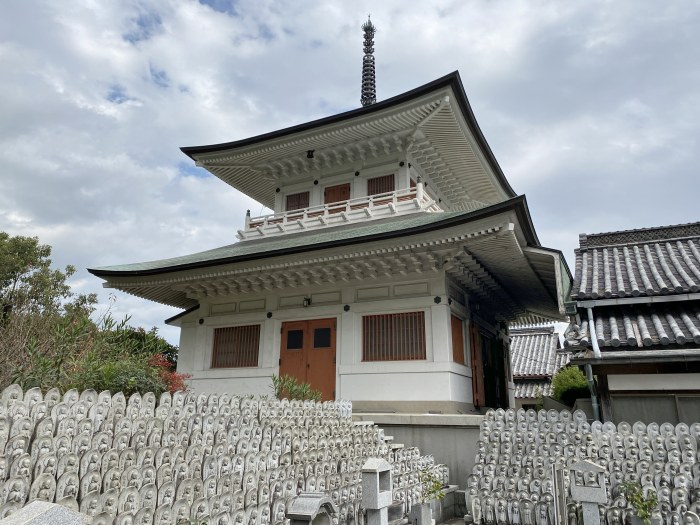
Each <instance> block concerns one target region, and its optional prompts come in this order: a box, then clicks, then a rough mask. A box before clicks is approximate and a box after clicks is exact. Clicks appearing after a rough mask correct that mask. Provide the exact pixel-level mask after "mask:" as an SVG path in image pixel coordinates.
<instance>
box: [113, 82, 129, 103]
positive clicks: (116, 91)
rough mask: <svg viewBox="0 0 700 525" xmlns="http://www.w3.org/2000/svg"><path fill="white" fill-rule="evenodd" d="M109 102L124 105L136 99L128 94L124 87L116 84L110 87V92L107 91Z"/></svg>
mask: <svg viewBox="0 0 700 525" xmlns="http://www.w3.org/2000/svg"><path fill="white" fill-rule="evenodd" d="M107 100H109V101H110V102H113V103H114V104H123V103H124V102H128V101H129V100H134V99H133V98H131V97H130V96H129V95H127V94H126V88H125V87H124V86H120V85H119V84H115V85H113V86H110V87H109V91H107Z"/></svg>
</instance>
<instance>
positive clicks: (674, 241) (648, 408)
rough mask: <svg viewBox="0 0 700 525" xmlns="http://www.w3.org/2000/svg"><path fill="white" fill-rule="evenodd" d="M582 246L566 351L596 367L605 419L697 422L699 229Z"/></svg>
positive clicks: (586, 239)
mask: <svg viewBox="0 0 700 525" xmlns="http://www.w3.org/2000/svg"><path fill="white" fill-rule="evenodd" d="M579 244H580V246H579V248H578V249H577V250H576V275H575V279H574V286H573V288H572V290H571V298H570V299H571V301H572V302H573V303H574V304H575V305H576V311H577V319H576V322H574V323H572V325H571V326H570V328H569V329H568V330H567V337H566V339H567V341H566V345H567V346H569V347H571V348H572V349H573V350H574V351H575V352H578V354H577V355H576V356H575V358H574V362H575V363H577V364H581V365H586V364H590V365H591V366H592V367H593V370H594V372H595V373H596V375H597V378H598V388H599V390H600V393H601V399H602V401H603V403H602V408H603V416H604V417H606V416H607V419H620V418H621V417H624V418H625V419H633V418H634V417H637V418H638V419H645V418H647V416H649V417H651V415H652V414H656V413H658V414H660V415H661V416H662V417H663V419H664V420H668V419H669V418H671V419H673V417H675V418H676V419H678V420H689V419H692V420H694V421H695V420H697V419H698V418H700V397H695V396H696V395H697V394H700V373H699V372H700V222H696V223H690V224H680V225H677V226H664V227H657V228H644V229H639V230H627V231H619V232H611V233H599V234H593V235H585V234H584V235H581V236H580V238H579ZM598 351H599V352H600V356H599V357H596V353H597V352H598ZM679 400H680V401H679ZM642 401H643V402H642ZM633 405H634V406H633ZM661 406H663V407H664V408H663V409H661V408H659V407H661ZM623 407H625V408H623ZM635 407H636V408H635ZM653 407H657V408H653ZM623 413H624V416H623Z"/></svg>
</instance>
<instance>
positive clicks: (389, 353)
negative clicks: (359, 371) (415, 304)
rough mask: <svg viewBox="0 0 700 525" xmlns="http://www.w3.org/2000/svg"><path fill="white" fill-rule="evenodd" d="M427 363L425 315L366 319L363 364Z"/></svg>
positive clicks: (409, 314) (363, 338)
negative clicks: (421, 361)
mask: <svg viewBox="0 0 700 525" xmlns="http://www.w3.org/2000/svg"><path fill="white" fill-rule="evenodd" d="M416 359H425V314H424V312H406V313H400V314H382V315H366V316H364V317H363V318H362V360H363V361H409V360H416Z"/></svg>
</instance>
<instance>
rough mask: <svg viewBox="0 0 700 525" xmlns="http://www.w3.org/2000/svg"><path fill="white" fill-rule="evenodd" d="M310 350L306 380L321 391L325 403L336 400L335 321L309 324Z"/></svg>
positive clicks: (310, 322) (320, 321)
mask: <svg viewBox="0 0 700 525" xmlns="http://www.w3.org/2000/svg"><path fill="white" fill-rule="evenodd" d="M307 331H308V333H309V343H310V344H309V350H308V354H307V356H308V357H307V363H308V366H307V374H306V380H307V381H308V382H309V383H310V384H311V386H312V387H313V388H314V389H316V390H320V391H321V394H322V395H323V400H324V401H333V400H335V319H316V320H313V321H309V322H308V327H307Z"/></svg>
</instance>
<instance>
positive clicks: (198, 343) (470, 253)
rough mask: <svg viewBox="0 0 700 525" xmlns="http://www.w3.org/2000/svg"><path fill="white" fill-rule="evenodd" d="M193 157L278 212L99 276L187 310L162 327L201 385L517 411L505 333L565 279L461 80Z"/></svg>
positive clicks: (535, 315)
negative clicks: (297, 385)
mask: <svg viewBox="0 0 700 525" xmlns="http://www.w3.org/2000/svg"><path fill="white" fill-rule="evenodd" d="M182 151H183V152H184V153H185V154H187V155H188V156H189V157H190V158H192V159H193V160H194V161H195V162H196V164H197V165H198V166H202V167H204V168H205V169H207V170H208V171H209V172H211V173H212V174H214V175H216V176H217V177H219V178H220V179H221V180H222V181H223V182H225V183H227V184H229V185H230V186H232V187H233V188H235V189H236V190H238V191H241V192H243V193H245V194H246V195H248V196H250V197H252V198H254V199H255V200H257V201H258V202H260V203H261V204H263V205H265V206H266V207H268V208H270V209H271V210H274V213H272V214H270V215H266V216H263V217H251V216H249V215H247V216H246V219H245V227H244V228H243V229H242V230H240V231H239V232H238V235H237V236H238V242H236V243H234V244H229V245H227V246H223V247H221V248H216V249H213V250H209V251H206V252H202V253H195V254H192V255H187V256H183V257H176V258H171V259H164V260H160V261H153V262H147V263H137V264H125V265H121V266H111V267H106V268H98V269H92V270H90V271H91V272H92V273H93V274H95V275H97V276H99V277H101V278H103V279H105V280H106V281H107V283H106V286H109V287H113V288H117V289H120V290H123V291H125V292H128V293H130V294H133V295H136V296H139V297H143V298H145V299H149V300H152V301H156V302H160V303H163V304H168V305H172V306H176V307H180V308H183V309H186V311H185V312H183V313H182V314H180V315H177V316H175V317H173V318H171V319H169V320H168V321H167V322H168V323H170V324H172V325H176V326H179V327H180V328H181V336H180V354H179V358H178V370H179V371H180V372H187V373H190V374H192V380H191V385H192V388H193V389H194V390H195V391H215V390H216V391H231V392H243V393H246V392H248V393H255V394H269V393H270V384H271V376H272V375H273V374H289V375H292V376H295V377H297V378H299V379H300V380H304V381H307V382H309V383H310V384H311V385H312V386H313V387H314V388H317V389H320V390H321V391H322V392H323V395H324V398H326V399H334V398H337V399H340V398H344V399H351V400H352V401H353V403H354V406H355V408H356V409H359V410H396V411H426V410H434V411H442V412H460V411H461V412H466V411H470V410H473V409H474V408H475V407H477V408H479V407H487V406H491V407H496V406H508V405H512V403H513V393H512V389H513V382H512V377H511V373H510V363H509V352H508V334H507V326H508V324H507V323H509V322H521V323H522V322H539V321H543V320H549V319H553V318H561V317H562V313H563V302H562V296H563V295H562V294H563V293H565V294H568V288H569V283H570V279H571V276H570V273H569V270H568V268H567V266H566V263H565V261H564V258H563V257H562V255H561V253H560V252H559V251H557V250H551V249H548V248H543V247H542V246H540V243H539V241H538V239H537V235H536V233H535V230H534V227H533V225H532V221H531V219H530V214H529V212H528V208H527V203H526V201H525V198H524V197H523V196H517V195H516V194H515V192H514V191H513V190H512V188H511V187H510V185H509V184H508V182H507V181H506V178H505V176H504V175H503V172H502V171H501V169H500V168H499V166H498V163H497V162H496V159H495V158H494V156H493V154H492V152H491V150H490V149H489V146H488V144H487V143H486V140H485V139H484V137H483V135H482V133H481V131H480V130H479V127H478V125H477V123H476V120H475V119H474V115H473V113H472V110H471V108H470V106H469V103H468V101H467V98H466V95H465V93H464V89H463V87H462V84H461V81H460V78H459V75H458V73H456V72H455V73H452V74H450V75H447V76H445V77H443V78H440V79H438V80H436V81H434V82H431V83H429V84H427V85H424V86H422V87H419V88H417V89H414V90H413V91H410V92H408V93H404V94H402V95H399V96H396V97H394V98H391V99H388V100H385V101H383V102H378V103H375V104H371V105H367V106H366V107H362V108H360V109H357V110H353V111H348V112H346V113H341V114H339V115H335V116H332V117H328V118H324V119H321V120H316V121H313V122H309V123H306V124H302V125H299V126H295V127H291V128H287V129H283V130H280V131H275V132H272V133H268V134H266V135H261V136H257V137H252V138H249V139H245V140H239V141H236V142H230V143H225V144H216V145H210V146H199V147H189V148H183V149H182ZM241 213H242V212H241Z"/></svg>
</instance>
